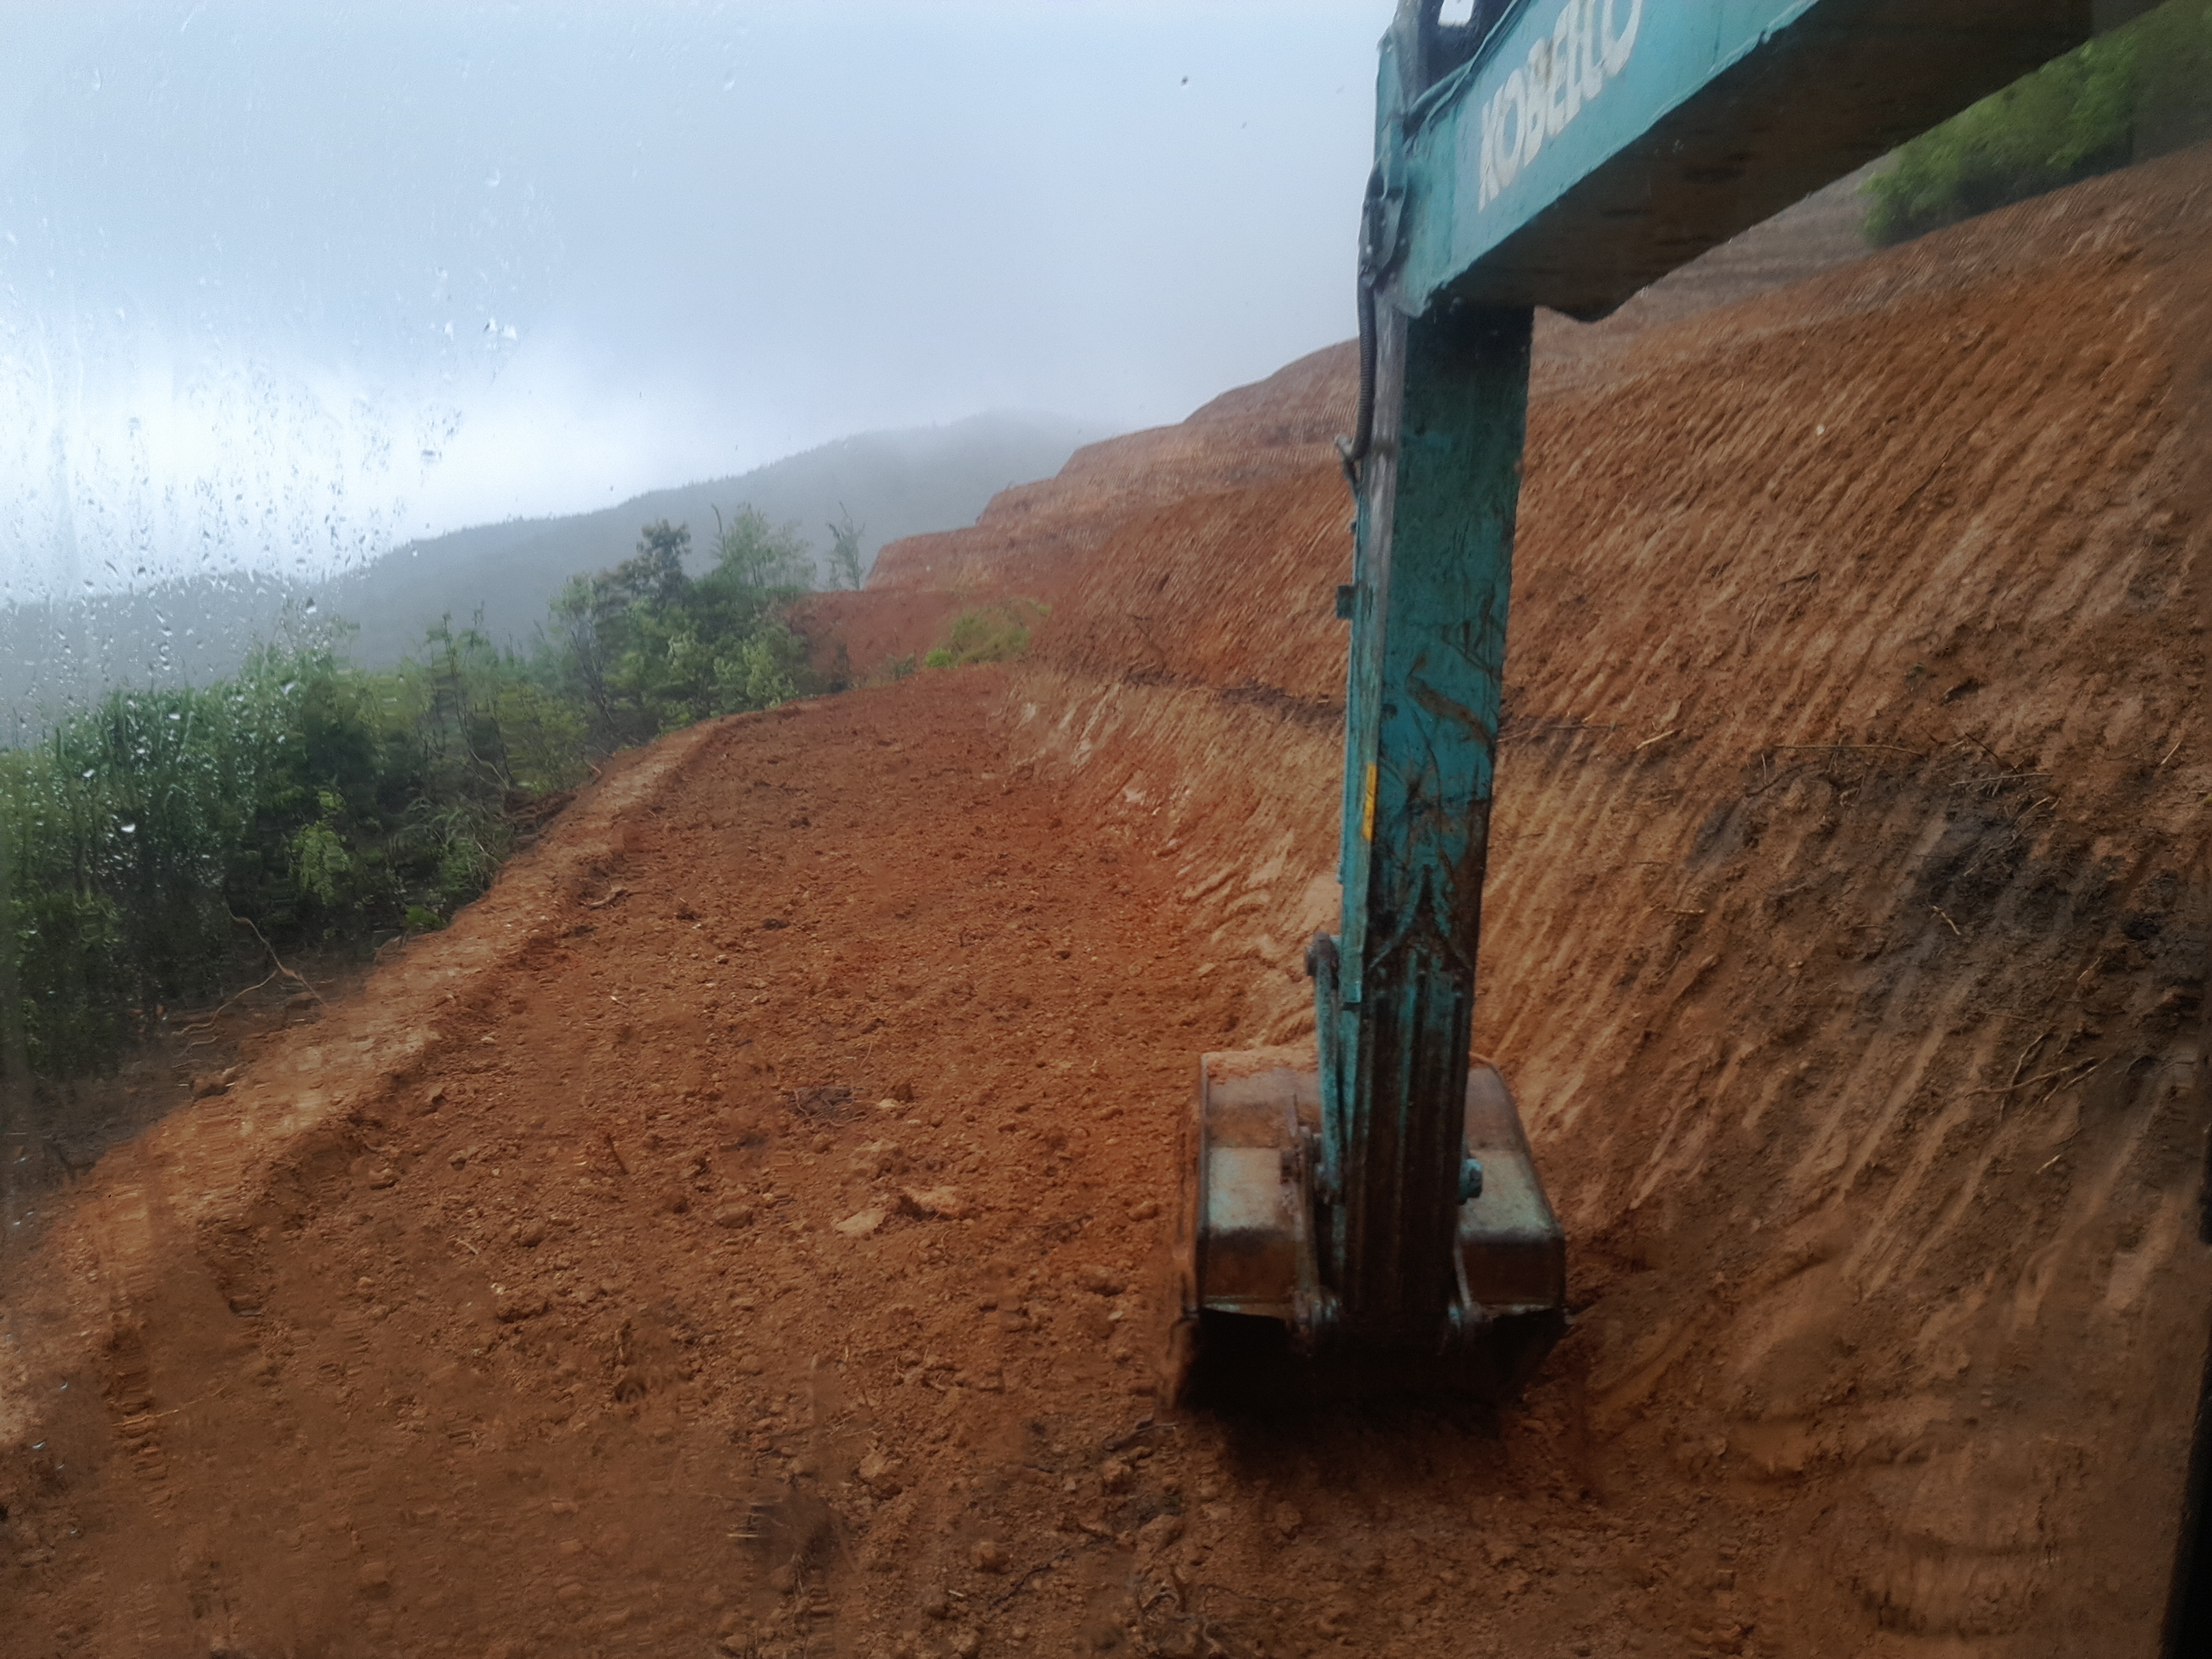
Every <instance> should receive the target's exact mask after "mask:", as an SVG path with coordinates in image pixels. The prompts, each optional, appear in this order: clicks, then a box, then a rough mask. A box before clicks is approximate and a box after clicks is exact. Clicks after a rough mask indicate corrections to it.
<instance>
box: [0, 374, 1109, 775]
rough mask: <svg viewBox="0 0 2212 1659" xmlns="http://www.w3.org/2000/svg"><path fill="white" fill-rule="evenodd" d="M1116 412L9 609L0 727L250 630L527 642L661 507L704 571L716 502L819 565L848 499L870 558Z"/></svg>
mask: <svg viewBox="0 0 2212 1659" xmlns="http://www.w3.org/2000/svg"><path fill="white" fill-rule="evenodd" d="M1106 435H1108V432H1107V429H1106V428H1103V427H1099V426H1097V425H1093V424H1088V423H1085V422H1077V421H1073V420H1071V419H1068V418H1066V417H1064V416H1052V415H1041V414H1032V413H1012V412H1005V411H1000V412H994V413H990V414H984V415H977V416H971V417H969V419H967V420H964V421H958V422H953V423H951V425H947V426H942V427H929V428H917V429H914V430H909V431H902V432H872V433H865V434H862V435H860V436H857V437H852V438H846V439H841V440H840V441H837V442H836V443H830V444H825V445H823V447H820V448H819V449H812V450H808V451H806V452H805V453H801V454H798V455H793V456H789V457H787V458H786V459H782V460H780V461H774V462H771V463H769V465H766V466H763V467H760V468H757V469H756V470H755V471H750V472H747V473H744V474H742V475H740V476H738V477H729V478H719V479H713V480H710V481H708V482H706V483H691V484H684V485H682V486H679V487H678V488H675V489H657V490H653V491H650V492H648V493H647V494H646V495H637V496H633V497H632V498H631V499H630V500H629V501H623V503H622V504H621V505H619V506H617V507H605V508H602V509H601V510H599V511H598V512H594V513H577V514H574V515H572V516H569V517H566V518H548V519H517V520H509V521H507V522H506V523H504V524H494V525H481V526H475V527H473V528H470V529H466V530H458V531H454V532H451V533H449V534H447V535H443V536H438V537H434V538H430V539H428V540H425V541H421V542H413V543H409V544H406V545H404V546H402V547H398V548H395V549H393V550H392V551H391V552H389V553H387V554H386V555H385V556H382V557H381V558H379V559H377V560H375V561H374V562H371V563H369V564H368V565H366V566H364V567H362V568H360V569H358V570H353V571H348V572H344V573H342V574H337V575H334V576H331V577H329V578H327V579H325V580H322V581H320V582H316V583H302V582H298V581H294V580H287V579H285V578H284V577H283V576H281V575H277V574H262V573H253V572H245V571H232V572H225V573H222V574H218V575H213V576H205V577H198V578H194V579H192V580H179V581H170V582H165V583H161V584H158V585H155V586H150V587H148V588H144V589H141V590H138V591H136V592H120V593H97V594H88V595H84V596H82V597H79V598H76V599H55V600H47V601H44V602H39V603H31V604H20V605H11V606H9V607H7V608H5V609H4V610H0V744H21V743H23V742H27V741H33V740H35V738H37V736H38V734H39V733H40V732H41V731H43V730H44V729H45V727H46V723H47V720H46V717H47V716H48V715H50V714H58V713H67V712H70V711H71V710H74V709H76V708H82V707H83V706H84V705H85V704H86V703H87V702H89V701H91V700H93V699H94V698H96V697H98V696H100V694H101V693H102V692H104V691H105V690H107V689H108V688H109V687H112V686H114V685H118V684H141V685H143V684H155V685H175V684H206V683H207V682H209V681H210V680H213V679H216V678H221V677H222V676H223V675H226V674H228V673H230V672H231V671H233V670H234V669H235V668H236V667H237V666H238V665H239V664H240V661H241V660H242V659H243V658H244V656H245V654H246V649H247V647H250V646H251V645H252V643H253V642H254V641H256V640H266V639H284V640H289V641H306V640H307V639H308V638H311V637H326V636H329V635H331V630H332V629H333V627H334V625H335V623H337V619H340V618H343V621H344V622H345V623H350V624H353V625H354V628H355V629H356V630H357V631H355V632H352V633H351V634H350V635H342V636H340V637H339V643H340V644H341V647H342V648H343V650H344V652H345V653H346V654H347V655H348V656H349V657H351V658H352V659H354V660H355V661H356V662H359V663H362V664H364V665H386V664H389V663H392V662H393V661H396V660H397V659H398V658H400V657H402V656H404V655H405V654H406V653H408V652H409V651H410V650H412V649H413V648H414V647H416V646H417V645H418V644H419V643H420V642H421V641H422V630H423V629H424V628H425V627H427V626H428V625H429V624H431V623H435V622H436V621H437V620H438V619H439V617H441V616H445V615H448V614H450V615H451V616H452V617H453V621H454V623H455V624H456V625H457V626H458V625H461V624H465V623H468V622H470V621H471V618H473V617H475V616H476V615H477V612H478V611H482V613H483V628H484V629H485V631H486V632H487V633H488V634H489V635H491V637H492V638H493V639H495V640H497V641H503V642H512V643H513V644H515V645H518V646H526V645H527V644H528V643H529V642H530V641H531V638H532V634H533V631H534V629H536V627H537V625H538V623H540V622H541V621H543V620H544V616H545V611H546V606H547V605H548V604H549V603H550V600H551V599H552V598H553V595H554V594H555V592H556V591H558V589H559V588H560V586H561V585H562V582H564V581H566V580H568V578H569V577H570V576H573V575H577V574H582V573H585V572H588V571H593V570H599V569H604V568H606V567H608V566H610V565H612V564H614V563H616V562H617V561H619V560H622V559H624V558H627V557H629V555H630V554H631V553H633V552H635V550H636V546H637V539H638V532H639V529H640V528H641V526H644V525H646V524H647V523H649V522H651V521H653V520H657V519H664V518H665V519H669V520H674V521H675V522H677V523H679V524H688V525H690V527H691V540H692V547H693V557H692V566H693V568H694V571H695V573H696V572H697V571H701V570H703V569H705V568H707V566H708V564H709V563H710V562H711V550H712V548H713V545H714V510H715V509H716V508H717V507H719V508H720V509H721V512H722V514H723V516H724V517H725V518H727V517H728V516H729V514H730V512H731V509H732V508H733V507H737V506H738V505H740V504H741V503H747V502H749V503H750V504H751V505H752V506H754V507H757V508H758V509H759V510H760V511H761V512H762V513H765V514H766V515H767V516H768V518H769V520H772V521H773V522H775V523H777V524H781V523H784V522H786V521H787V520H795V521H797V523H798V525H799V531H800V532H801V533H802V534H803V535H804V536H805V538H806V539H807V540H808V542H809V543H810V544H811V546H812V547H813V549H814V551H815V554H816V558H817V581H820V580H827V573H826V568H825V567H824V566H823V559H824V558H825V557H826V556H827V553H828V550H829V532H828V531H827V529H826V527H825V526H826V525H827V523H828V522H829V520H833V519H835V518H836V516H837V515H838V513H839V512H840V511H841V510H842V511H846V512H849V513H851V514H852V516H853V519H854V522H855V523H856V524H858V525H859V526H861V529H862V532H863V533H862V537H861V547H862V552H863V554H864V556H865V558H866V562H868V563H870V564H872V563H873V562H874V559H875V556H876V553H877V550H878V549H880V548H881V547H882V546H883V544H884V543H885V542H888V541H895V540H896V539H897V538H900V537H902V536H911V535H916V534H919V533H921V532H925V531H932V530H951V529H955V528H957V527H959V526H963V525H967V524H969V523H972V522H973V521H974V520H975V517H976V515H977V514H978V513H981V511H982V510H983V507H984V506H985V505H986V504H987V502H988V501H990V499H991V497H992V496H993V495H995V494H996V493H997V492H998V491H1000V490H1001V489H1005V488H1006V486H1007V485H1009V484H1013V483H1028V482H1030V481H1031V480H1034V479H1037V478H1043V477H1050V476H1051V475H1052V474H1053V473H1054V472H1057V471H1059V470H1060V466H1061V465H1062V464H1063V463H1065V462H1066V459H1067V458H1068V456H1069V455H1070V454H1072V453H1073V452H1074V451H1075V449H1076V448H1077V447H1079V445H1081V444H1084V443H1087V442H1090V441H1092V440H1094V439H1097V438H1100V437H1104V436H1106Z"/></svg>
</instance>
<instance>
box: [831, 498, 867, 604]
mask: <svg viewBox="0 0 2212 1659" xmlns="http://www.w3.org/2000/svg"><path fill="white" fill-rule="evenodd" d="M824 527H825V528H826V529H828V531H829V585H830V586H832V587H848V588H852V589H854V591H856V592H857V591H858V590H859V588H860V585H861V584H862V583H863V582H865V581H866V580H867V577H866V573H865V572H864V571H863V570H862V569H861V568H860V532H861V530H862V528H863V526H860V525H856V524H854V522H853V514H852V513H851V511H850V510H849V509H848V507H846V505H845V503H844V502H842V501H840V502H838V503H837V519H836V523H834V524H831V525H828V526H824Z"/></svg>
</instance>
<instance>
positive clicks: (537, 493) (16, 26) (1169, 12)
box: [0, 0, 1390, 601]
mask: <svg viewBox="0 0 2212 1659" xmlns="http://www.w3.org/2000/svg"><path fill="white" fill-rule="evenodd" d="M1389 10H1390V6H1389V3H1388V0H1363V3H1358V4H1345V3H1326V4H1324V3H1308V4H1295V3H1293V4H1283V5H1271V6H1268V7H1266V8H1256V7H1252V6H1249V5H1243V4H1233V3H1227V0H1214V3H1206V0H1199V3H1190V0H1179V3H1173V4H1170V3H1135V0H1132V3H1113V4H1106V3H1097V4H1070V3H1062V4H1047V3H1011V0H1009V3H998V4H987V3H930V4H927V5H923V4H887V3H884V4H859V5H848V6H840V7H836V8H834V9H831V8H825V7H821V6H816V5H805V6H799V5H767V4H763V5H696V4H665V5H622V6H615V5H599V6H584V5H574V4H571V5H556V4H543V5H523V4H515V5H483V4H477V5H470V4H461V5H454V4H446V3H441V4H435V5H430V4H422V3H413V4H410V3H399V4H392V5H385V6H380V7H375V8H346V9H337V8H314V9H298V8H288V7H280V6H276V5H273V4H263V5H255V4H243V3H212V0H210V3H199V4H191V3H171V4H111V5H101V4H91V5H87V4H83V3H71V4H69V5H61V4H54V3H43V0H41V3H30V4H22V3H19V4H16V5H15V6H12V7H10V8H9V9H7V10H5V11H4V12H0V601H8V600H21V599H30V598H40V597H58V596H62V595H67V594H72V593H76V594H81V593H86V592H103V591H115V590H122V589H130V588H133V587H139V586H147V585H149V584H153V583H156V582H160V581H162V580H171V579H175V578H178V577H182V576H191V575H197V574H208V573H210V572H211V571H216V570H225V569H238V570H246V571H258V572H265V573H269V574H278V575H282V576H283V577H285V578H286V579H288V580H291V579H310V580H312V579H315V578H319V577H320V576H322V575H324V574H328V573H331V572H333V571H339V570H343V569H347V568H356V567H358V566H360V565H362V563H364V562H368V561H369V560H372V559H374V558H375V557H376V556H379V555H380V554H381V553H383V552H385V551H386V550H389V549H391V548H392V547H393V546H394V545H396V544H399V543H402V542H405V541H408V540H410V539H415V538H422V537H425V536H429V535H434V534H436V533H439V532H446V531H450V530H453V529H455V528H458V527H460V526H467V525H473V524H481V523H487V522H494V521H498V520H505V519H509V518H513V517H518V516H544V515H548V514H555V513H574V512H580V511H587V510H591V509H594V508H599V507H606V506H609V505H611V504H612V503H614V502H616V501H621V500H623V499H625V498H627V497H629V496H631V495H636V494H638V493H640V492H641V491H644V490H647V489H653V488H659V487H664V486H670V485H675V484H679V483H684V482H686V481H689V480H694V479H704V478H710V477H727V476H730V475H733V474H737V473H740V472H743V471H746V470H748V469H750V468H754V467H757V466H759V465H763V464H764V463H766V462H768V461H770V460H773V459H776V458H778V457H780V456H783V455H787V454H791V453H795V452H799V451H801V450H805V449H808V448H811V447H816V446H818V445H820V444H823V443H824V442H828V441H832V440H835V439H837V438H840V437H842V436H844V435H849V434H854V433H859V432H864V431H869V430H875V429H880V428H915V427H927V426H932V425H938V424H942V423H945V422H952V421H956V420H958V419H961V418H963V417H965V416H971V415H974V414H975V413H977V412H979V411H984V410H1001V409H1025V410H1049V411H1054V413H1056V414H1058V415H1060V416H1067V417H1071V418H1073V419H1078V420H1080V421H1082V422H1085V423H1086V424H1088V425H1091V426H1094V427H1096V428H1099V429H1119V428H1129V427H1134V426H1139V425H1147V424H1154V423H1158V422H1165V421H1170V420H1175V419H1179V418H1180V417H1181V416H1182V415H1184V414H1185V413H1187V412H1188V410H1190V409H1191V408H1192V407H1194V406H1195V405H1196V404H1199V403H1200V402H1203V401H1204V400H1205V399H1206V398H1209V397H1211V396H1212V395H1214V394H1215V393H1217V392H1219V391H1221V390H1223V389H1224V388H1225V387H1227V386H1231V385H1235V384H1237V383H1240V382H1242V381H1246V380H1252V379H1255V378H1257V377H1258V376H1260V375H1262V374H1267V373H1268V372H1269V371H1271V370H1272V369H1273V368H1276V367H1278V366H1279V365H1280V364H1281V363H1283V362H1286V361H1288V360H1289V359H1291V358H1292V357H1294V356H1297V355H1299V354H1300V353H1302V352H1304V351H1306V350H1309V349H1313V348H1314V347H1316V346H1318V345H1321V344H1324V343H1328V342H1329V341H1331V340H1334V339H1337V338H1340V337H1343V336H1345V335H1346V334H1347V333H1349V332H1350V331H1351V326H1352V311H1351V297H1350V296H1351V276H1352V240H1353V231H1354V227H1355V222H1356V217H1357V210H1358V197H1359V192H1360V186H1361V182H1362V179H1364V173H1365V171H1366V167H1367V158H1368V154H1369V150H1370V137H1369V132H1370V119H1371V114H1370V112H1371V108H1372V102H1371V100H1372V92H1371V76H1372V72H1373V70H1372V65H1373V63H1374V57H1373V43H1374V40H1375V39H1376V36H1377V34H1379V33H1380V32H1381V30H1382V28H1383V26H1384V25H1385V24H1386V23H1387V21H1388V17H1389Z"/></svg>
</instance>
